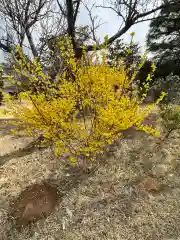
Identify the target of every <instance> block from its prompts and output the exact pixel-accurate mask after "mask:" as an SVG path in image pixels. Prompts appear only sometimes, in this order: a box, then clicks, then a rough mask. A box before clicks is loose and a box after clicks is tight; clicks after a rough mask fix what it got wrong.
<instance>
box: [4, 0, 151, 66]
mask: <svg viewBox="0 0 180 240" xmlns="http://www.w3.org/2000/svg"><path fill="white" fill-rule="evenodd" d="M91 1H92V0H89V2H90V4H91ZM100 1H103V0H97V2H99V4H100ZM93 14H94V15H97V16H98V17H99V19H100V20H101V22H102V23H104V24H103V25H101V26H100V28H98V30H97V35H98V37H99V38H100V39H101V40H102V41H103V39H104V36H105V35H108V36H109V37H111V36H112V35H113V34H115V33H116V32H117V30H118V29H119V27H120V24H121V21H120V19H119V18H118V17H117V15H116V14H115V13H114V12H113V11H112V10H109V9H101V8H97V9H94V10H93ZM78 23H80V24H81V25H87V24H88V23H89V17H88V15H87V12H86V10H85V9H84V8H83V7H82V8H81V9H80V15H79V18H78ZM0 24H1V23H0ZM148 29H149V22H143V23H138V24H136V25H134V26H133V27H132V28H130V29H129V31H128V32H127V33H125V34H124V35H123V37H122V38H123V39H124V41H125V42H127V43H128V42H130V38H131V36H130V33H131V32H135V37H134V41H135V42H139V44H140V46H142V51H144V50H145V48H146V44H145V42H146V35H147V33H148ZM2 60H3V52H2V51H1V50H0V62H2Z"/></svg>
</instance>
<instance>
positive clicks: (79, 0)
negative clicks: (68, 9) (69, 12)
mask: <svg viewBox="0 0 180 240" xmlns="http://www.w3.org/2000/svg"><path fill="white" fill-rule="evenodd" d="M80 2H81V0H77V1H76V9H75V12H74V17H73V24H74V25H75V22H76V19H77V14H78V10H79V7H80Z"/></svg>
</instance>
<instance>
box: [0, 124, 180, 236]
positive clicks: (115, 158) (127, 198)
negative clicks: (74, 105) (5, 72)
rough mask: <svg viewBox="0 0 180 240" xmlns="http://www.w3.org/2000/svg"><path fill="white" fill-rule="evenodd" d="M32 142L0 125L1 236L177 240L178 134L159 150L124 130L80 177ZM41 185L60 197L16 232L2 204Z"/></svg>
mask: <svg viewBox="0 0 180 240" xmlns="http://www.w3.org/2000/svg"><path fill="white" fill-rule="evenodd" d="M32 141H33V139H31V138H24V137H20V136H19V137H14V136H13V135H12V134H11V132H10V127H9V125H7V123H6V120H4V119H3V120H2V119H1V120H0V226H1V228H0V239H2V240H6V239H7V240H25V239H29V240H35V239H36V240H50V239H52V240H53V239H55V240H60V239H61V240H65V239H67V240H71V239H72V240H76V239H77V240H81V239H82V240H85V239H88V240H105V239H106V240H107V239H108V240H133V239H138V240H146V239H147V240H160V239H162V240H170V239H171V240H172V239H174V240H175V239H176V240H177V239H180V201H179V199H180V184H179V183H180V145H179V142H180V132H178V131H175V132H173V133H172V134H171V135H170V136H169V139H168V140H167V141H165V142H164V143H163V144H162V145H161V148H159V149H158V147H157V146H158V143H159V138H155V137H152V136H149V135H147V134H144V133H137V132H136V133H134V132H127V133H126V134H124V138H122V139H121V140H119V142H118V143H116V144H115V145H113V146H111V147H109V149H108V151H107V153H106V154H104V155H103V156H101V157H99V158H98V161H97V162H96V164H95V163H94V165H93V167H94V166H96V167H95V168H93V171H90V172H89V173H86V174H82V173H80V172H79V169H78V168H77V167H75V166H70V165H69V164H67V162H66V161H65V160H64V159H57V158H55V156H54V155H53V153H52V151H51V149H50V148H47V149H38V148H37V147H36V146H34V145H33V144H32ZM42 181H46V182H48V183H49V184H52V185H54V186H56V188H57V189H58V191H59V192H60V193H61V198H60V199H59V202H58V204H57V205H56V207H55V209H54V210H53V212H52V213H51V214H50V215H49V216H48V217H47V218H42V219H39V220H38V221H36V222H35V223H33V224H31V225H28V226H25V227H23V228H22V229H21V230H19V229H17V228H16V227H15V226H14V225H13V223H12V220H11V219H10V217H9V206H10V204H11V203H12V201H14V200H16V199H17V198H18V197H19V196H20V195H21V193H22V192H23V191H24V190H26V189H27V187H29V186H32V185H33V184H40V183H42Z"/></svg>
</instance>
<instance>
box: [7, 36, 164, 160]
mask: <svg viewBox="0 0 180 240" xmlns="http://www.w3.org/2000/svg"><path fill="white" fill-rule="evenodd" d="M59 46H60V49H61V51H62V56H63V57H64V59H65V60H66V64H67V66H68V70H66V72H65V73H64V74H63V76H61V79H57V82H58V86H57V83H55V82H52V81H51V79H50V78H49V76H48V74H47V73H45V72H44V71H43V68H42V66H41V64H40V63H39V62H38V61H37V60H35V61H34V62H33V63H32V64H31V65H30V64H27V67H26V68H25V67H24V63H25V61H24V58H23V55H22V53H21V52H20V54H21V55H22V59H21V60H19V61H17V64H16V66H15V73H16V74H20V73H21V74H22V73H23V75H25V76H28V79H29V82H30V83H32V85H34V86H36V87H37V92H33V90H32V89H30V90H29V91H25V92H23V93H21V94H20V95H19V99H21V102H23V101H22V100H26V101H28V103H29V105H28V106H26V105H25V104H23V103H20V102H19V101H16V102H14V101H13V102H11V111H12V112H13V114H14V115H15V117H16V118H17V119H18V121H17V122H14V124H16V125H17V126H21V127H22V128H23V130H24V131H25V132H26V134H28V135H29V136H39V135H40V134H43V136H44V138H45V141H53V142H54V143H55V146H56V154H57V155H58V156H60V155H61V154H64V153H65V154H68V155H69V159H70V160H71V161H72V162H77V161H79V160H85V159H91V160H93V159H94V158H95V157H96V155H97V153H101V152H103V151H104V147H105V146H106V145H107V144H111V143H113V141H115V140H116V139H118V138H120V136H121V133H122V131H123V130H126V129H128V128H130V127H132V126H134V125H135V126H136V128H137V129H139V130H143V131H145V132H148V133H152V134H153V135H157V134H159V132H158V131H157V130H156V129H152V128H151V127H149V126H144V125H142V124H141V122H142V121H143V119H144V118H145V117H146V116H147V115H148V114H149V113H150V112H151V111H152V109H153V107H154V106H155V105H157V104H158V103H159V102H160V101H161V100H162V98H163V97H164V95H165V94H164V93H162V95H161V96H160V98H159V99H158V100H157V101H156V102H155V103H154V104H150V105H148V106H147V107H145V108H141V103H142V101H143V99H144V97H145V95H146V94H145V95H143V96H142V98H141V99H139V97H138V92H137V91H136V89H134V90H133V88H131V87H130V86H132V82H133V78H132V79H128V78H127V74H126V71H125V68H124V66H123V61H122V62H121V64H120V66H119V67H117V66H116V67H112V66H109V65H108V64H107V59H106V54H105V52H103V51H102V52H101V56H100V55H99V54H97V51H94V53H93V54H92V56H90V57H89V58H88V60H87V57H86V56H87V55H86V54H84V55H83V56H84V58H83V59H82V60H81V61H77V60H76V59H75V57H74V52H73V49H72V47H71V41H70V40H67V39H66V46H65V45H64V42H63V41H61V42H60V43H59ZM66 49H68V51H67V50H66ZM19 51H21V50H20V49H19ZM86 60H87V61H86ZM87 62H88V63H87ZM141 65H142V64H141ZM141 65H140V66H139V67H141ZM153 69H154V66H152V73H151V75H152V74H153ZM67 71H69V72H70V73H71V74H69V72H67ZM151 75H149V76H148V78H149V80H151ZM134 76H135V74H134ZM134 76H133V77H134ZM9 79H10V80H11V81H14V78H13V76H10V77H9ZM18 84H19V83H18ZM39 86H40V88H38V87H39ZM114 86H118V88H116V91H115V88H114ZM42 88H43V90H44V91H42ZM146 89H147V90H148V85H147V86H146ZM132 91H134V92H133V94H132ZM57 96H58V97H57Z"/></svg>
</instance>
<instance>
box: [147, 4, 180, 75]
mask: <svg viewBox="0 0 180 240" xmlns="http://www.w3.org/2000/svg"><path fill="white" fill-rule="evenodd" d="M164 2H165V3H166V4H167V5H166V7H165V8H163V9H162V10H161V11H160V13H159V16H158V17H157V18H156V19H154V20H153V21H152V22H151V24H150V30H149V34H148V38H147V45H148V48H149V50H150V51H151V52H152V53H154V54H155V59H156V60H157V71H156V74H155V77H156V78H159V77H160V78H163V79H165V78H166V77H167V76H169V75H170V74H173V75H178V76H180V2H179V1H178V0H174V4H168V3H169V2H170V1H169V0H164ZM171 3H172V1H171Z"/></svg>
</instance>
